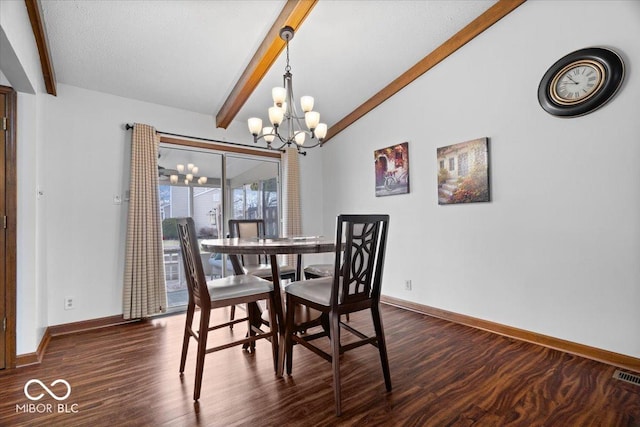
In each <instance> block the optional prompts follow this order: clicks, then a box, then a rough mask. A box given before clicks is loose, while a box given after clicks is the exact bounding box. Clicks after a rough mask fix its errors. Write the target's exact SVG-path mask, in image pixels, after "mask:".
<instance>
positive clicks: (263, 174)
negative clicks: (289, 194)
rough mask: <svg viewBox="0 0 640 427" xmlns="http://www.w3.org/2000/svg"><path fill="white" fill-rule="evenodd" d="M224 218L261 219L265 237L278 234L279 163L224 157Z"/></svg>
mask: <svg viewBox="0 0 640 427" xmlns="http://www.w3.org/2000/svg"><path fill="white" fill-rule="evenodd" d="M226 173H227V181H226V182H227V184H228V187H227V194H228V196H229V203H228V204H227V206H228V208H229V209H228V210H227V215H226V217H227V218H229V219H263V220H264V222H265V235H266V237H277V236H278V235H279V234H280V208H279V206H280V162H278V161H274V160H263V159H256V158H247V157H237V156H231V155H229V156H227V157H226Z"/></svg>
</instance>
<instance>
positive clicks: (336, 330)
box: [329, 312, 342, 416]
mask: <svg viewBox="0 0 640 427" xmlns="http://www.w3.org/2000/svg"><path fill="white" fill-rule="evenodd" d="M329 316H330V323H329V329H330V331H331V366H332V367H333V397H334V399H335V403H336V416H340V414H341V413H342V411H341V409H340V315H339V314H338V313H334V312H331V313H330V314H329Z"/></svg>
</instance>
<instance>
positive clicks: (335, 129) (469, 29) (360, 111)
mask: <svg viewBox="0 0 640 427" xmlns="http://www.w3.org/2000/svg"><path fill="white" fill-rule="evenodd" d="M525 1H526V0H499V1H498V2H497V3H496V4H494V5H493V6H491V7H490V8H489V9H487V10H486V11H485V12H484V13H483V14H481V15H480V16H478V17H477V18H476V19H474V20H473V21H471V23H470V24H468V25H467V26H466V27H464V28H463V29H462V30H460V31H458V32H457V33H456V34H454V35H453V36H452V37H451V38H450V39H449V40H447V41H446V42H444V43H442V44H441V45H440V46H439V47H437V48H436V49H435V50H433V51H432V52H431V53H430V54H428V55H427V56H425V57H424V58H422V59H421V60H420V61H419V62H418V63H416V64H415V65H414V66H413V67H411V68H409V69H408V70H407V71H405V72H404V73H402V74H401V75H400V76H399V77H398V78H396V79H395V80H394V81H392V82H391V83H389V84H388V85H387V86H386V87H384V88H383V89H382V90H380V91H379V92H378V93H376V94H375V95H373V96H372V97H371V98H369V99H368V100H367V101H365V102H364V103H363V104H362V105H360V106H359V107H358V108H356V109H355V110H353V111H352V112H351V113H349V114H347V115H346V116H345V117H344V118H342V119H341V120H339V121H338V122H337V123H336V124H334V125H332V126H331V127H330V128H329V131H328V132H327V136H326V138H325V142H327V141H329V140H330V139H331V138H333V137H334V136H336V135H337V134H338V133H340V132H342V131H343V130H345V129H346V128H347V127H349V126H350V125H352V124H353V123H354V122H356V121H357V120H358V119H360V118H361V117H362V116H364V115H365V114H367V113H368V112H369V111H371V110H373V109H374V108H376V107H377V106H378V105H380V104H382V103H383V102H385V101H386V100H387V99H389V98H391V97H392V96H393V95H395V94H396V93H398V92H399V91H400V90H402V89H403V88H404V87H405V86H407V85H408V84H409V83H411V82H413V81H414V80H415V79H417V78H418V77H420V76H421V75H423V74H424V73H426V72H427V71H429V70H430V69H431V68H433V67H435V66H436V65H437V64H439V63H440V62H441V61H443V60H444V59H445V58H446V57H448V56H449V55H451V54H452V53H453V52H455V51H456V50H458V49H460V48H461V47H462V46H464V45H465V44H467V43H468V42H469V41H471V40H473V39H474V38H475V37H476V36H478V35H480V34H481V33H482V32H483V31H484V30H486V29H487V28H489V27H490V26H492V25H493V24H495V23H496V22H498V21H499V20H500V19H502V18H503V17H505V16H506V15H508V14H509V13H511V12H512V11H513V10H514V9H516V8H517V7H518V6H520V5H521V4H522V3H524V2H525Z"/></svg>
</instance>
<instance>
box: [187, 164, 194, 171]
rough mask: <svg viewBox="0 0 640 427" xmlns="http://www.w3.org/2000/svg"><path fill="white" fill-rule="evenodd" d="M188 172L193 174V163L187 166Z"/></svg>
mask: <svg viewBox="0 0 640 427" xmlns="http://www.w3.org/2000/svg"><path fill="white" fill-rule="evenodd" d="M187 170H188V171H189V172H191V171H192V170H193V163H188V164H187Z"/></svg>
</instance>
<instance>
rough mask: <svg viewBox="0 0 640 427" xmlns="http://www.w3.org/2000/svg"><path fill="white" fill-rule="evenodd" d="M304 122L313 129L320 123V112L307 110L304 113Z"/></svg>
mask: <svg viewBox="0 0 640 427" xmlns="http://www.w3.org/2000/svg"><path fill="white" fill-rule="evenodd" d="M304 122H305V123H306V124H307V127H308V128H309V130H311V131H313V130H314V129H315V128H316V127H318V123H320V113H318V112H317V111H307V112H306V113H304Z"/></svg>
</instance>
